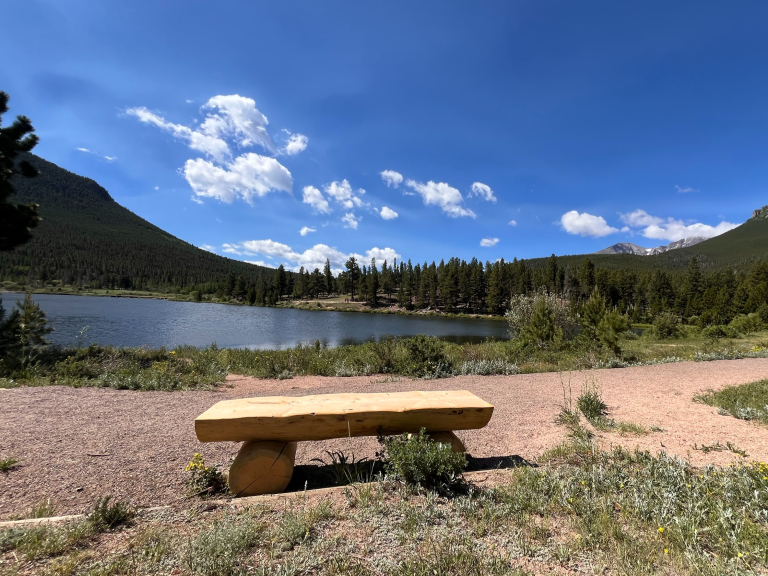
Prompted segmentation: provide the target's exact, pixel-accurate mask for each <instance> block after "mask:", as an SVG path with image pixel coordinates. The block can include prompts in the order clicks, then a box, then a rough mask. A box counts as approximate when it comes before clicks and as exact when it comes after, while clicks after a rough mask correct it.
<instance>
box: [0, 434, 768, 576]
mask: <svg viewBox="0 0 768 576" xmlns="http://www.w3.org/2000/svg"><path fill="white" fill-rule="evenodd" d="M561 454H562V456H560V457H558V458H553V459H550V460H549V461H547V462H546V463H543V464H541V465H540V466H538V467H530V466H523V467H519V468H515V469H512V470H509V471H508V472H505V474H504V475H503V476H501V475H499V476H498V477H497V478H498V479H497V480H496V481H495V482H486V483H485V484H484V485H482V486H478V485H474V486H473V485H470V489H469V490H468V491H467V492H466V493H464V494H459V495H454V496H451V497H441V496H439V495H438V494H437V493H435V492H434V491H429V490H422V491H414V490H412V489H409V488H408V487H407V486H403V485H402V484H401V483H400V482H393V481H392V479H390V478H387V477H381V478H379V479H378V480H377V481H376V482H374V483H373V484H368V485H366V486H350V487H347V488H345V489H344V490H345V492H344V494H345V496H346V498H344V499H341V500H339V499H329V498H326V497H323V498H317V497H313V496H312V495H311V493H307V496H306V497H301V496H300V497H297V498H295V499H294V500H293V502H292V503H291V504H289V505H286V504H285V503H283V502H279V503H274V504H272V503H269V502H266V503H263V504H260V505H255V506H251V507H247V508H242V509H239V510H237V511H233V510H232V509H231V508H230V507H229V506H220V507H219V509H216V508H215V507H216V503H215V502H211V503H210V507H209V510H210V508H213V510H212V511H208V512H205V513H200V512H194V513H193V512H191V511H189V510H167V511H163V512H159V511H158V512H145V513H142V514H141V515H139V516H138V517H136V518H135V519H134V520H133V523H132V524H131V525H128V526H127V527H126V528H124V529H122V530H121V532H120V534H119V538H117V537H107V536H108V535H104V536H101V535H100V534H99V533H97V532H96V531H94V530H93V528H90V527H89V524H90V522H81V523H76V524H72V525H67V526H58V527H37V528H26V529H16V530H12V531H4V532H0V564H1V565H2V566H3V567H4V568H5V569H7V570H10V571H11V572H10V573H15V572H16V571H24V572H36V573H44V572H47V573H56V574H65V573H66V574H74V573H77V574H97V573H98V574H126V573H129V574H153V573H165V574H173V573H184V574H195V575H200V576H216V575H222V574H244V573H254V574H259V575H275V576H277V575H285V574H318V575H320V576H341V575H355V576H374V575H378V576H380V575H384V576H400V575H403V576H404V575H408V576H411V575H414V574H415V575H424V576H427V575H430V576H433V575H434V574H441V575H449V576H459V575H462V576H463V575H465V574H470V575H478V576H479V575H485V574H505V575H509V574H518V575H523V574H531V573H538V574H541V573H550V572H552V571H555V570H564V571H568V572H588V573H600V574H632V575H635V574H679V575H683V576H687V575H693V574H697V575H698V574H704V575H712V576H714V575H721V574H733V575H736V574H745V573H763V572H765V570H766V569H768V517H766V513H765V511H766V509H768V465H766V464H764V463H758V462H754V463H749V464H744V465H739V466H731V467H728V468H715V467H705V468H702V469H696V468H693V467H691V466H690V465H688V464H687V463H686V462H684V461H681V460H678V459H675V458H670V457H668V456H666V455H664V454H659V455H656V456H652V455H650V454H648V453H647V452H630V451H625V450H622V449H619V448H617V449H615V450H612V451H609V452H602V451H599V450H598V449H596V448H595V447H594V446H592V445H591V444H590V443H589V441H586V442H581V443H571V445H570V446H569V447H563V448H562V450H561ZM102 526H103V524H102ZM30 562H32V563H31V564H29V563H30Z"/></svg>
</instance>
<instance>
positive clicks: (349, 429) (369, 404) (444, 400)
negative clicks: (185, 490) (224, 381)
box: [195, 390, 493, 442]
mask: <svg viewBox="0 0 768 576" xmlns="http://www.w3.org/2000/svg"><path fill="white" fill-rule="evenodd" d="M492 414H493V406H492V405H490V404H488V403H487V402H485V401H484V400H482V399H480V398H478V397H477V396H475V395H474V394H472V393H471V392H468V391H467V390H451V391H439V392H390V393H386V392H385V393H376V394H358V393H350V394H319V395H316V396H267V397H262V398H241V399H237V400H224V401H222V402H218V403H217V404H215V405H213V406H212V407H211V408H210V409H208V410H206V411H205V412H204V413H203V414H201V415H200V416H198V417H197V418H196V419H195V432H196V433H197V438H198V439H199V440H200V441H201V442H223V441H254V440H279V441H283V442H297V441H309V440H329V439H332V438H346V437H348V436H376V435H377V434H378V433H379V431H381V432H382V433H383V434H384V435H392V434H401V433H403V432H418V431H419V430H420V429H421V428H426V429H427V432H430V431H433V432H436V431H443V430H470V429H476V428H482V427H483V426H485V425H486V424H488V421H489V420H490V419H491V415H492Z"/></svg>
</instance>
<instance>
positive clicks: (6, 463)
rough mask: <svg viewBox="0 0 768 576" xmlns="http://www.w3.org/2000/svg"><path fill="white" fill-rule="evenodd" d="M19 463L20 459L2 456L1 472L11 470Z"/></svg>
mask: <svg viewBox="0 0 768 576" xmlns="http://www.w3.org/2000/svg"><path fill="white" fill-rule="evenodd" d="M18 465H19V459H18V458H14V457H12V456H11V457H8V458H0V472H10V471H11V470H13V469H14V468H16V467H17V466H18Z"/></svg>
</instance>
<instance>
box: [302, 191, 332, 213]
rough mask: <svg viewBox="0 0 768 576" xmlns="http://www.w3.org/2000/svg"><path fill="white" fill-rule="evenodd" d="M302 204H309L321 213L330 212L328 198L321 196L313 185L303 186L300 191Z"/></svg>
mask: <svg viewBox="0 0 768 576" xmlns="http://www.w3.org/2000/svg"><path fill="white" fill-rule="evenodd" d="M302 195H303V200H302V202H304V204H309V205H310V206H312V208H314V209H315V210H317V211H318V212H320V213H322V214H330V213H331V207H330V205H329V204H328V200H326V199H325V197H324V196H323V193H322V192H320V190H318V189H317V188H315V187H314V186H304V190H303V191H302Z"/></svg>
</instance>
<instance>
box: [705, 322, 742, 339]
mask: <svg viewBox="0 0 768 576" xmlns="http://www.w3.org/2000/svg"><path fill="white" fill-rule="evenodd" d="M701 335H702V336H704V337H705V338H711V339H712V340H719V339H720V338H741V334H739V331H738V330H736V329H735V328H733V327H731V326H723V325H722V324H718V325H715V326H707V327H706V328H704V329H703V330H702V331H701Z"/></svg>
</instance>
